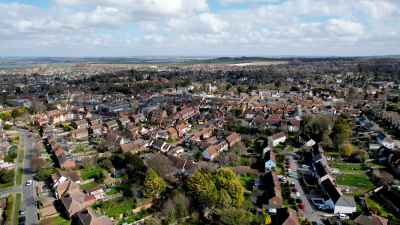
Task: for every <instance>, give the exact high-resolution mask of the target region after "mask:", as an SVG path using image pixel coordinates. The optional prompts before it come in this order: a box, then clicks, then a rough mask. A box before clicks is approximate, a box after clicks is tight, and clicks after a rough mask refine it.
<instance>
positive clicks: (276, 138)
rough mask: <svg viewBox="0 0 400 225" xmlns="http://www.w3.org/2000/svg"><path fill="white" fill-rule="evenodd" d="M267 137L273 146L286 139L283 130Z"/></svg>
mask: <svg viewBox="0 0 400 225" xmlns="http://www.w3.org/2000/svg"><path fill="white" fill-rule="evenodd" d="M268 139H269V140H270V141H271V142H272V145H273V146H277V145H279V143H281V142H285V141H286V134H285V133H283V132H280V133H277V134H274V135H272V136H270V137H269V138H268Z"/></svg>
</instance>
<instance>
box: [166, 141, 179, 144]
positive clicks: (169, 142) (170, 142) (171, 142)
mask: <svg viewBox="0 0 400 225" xmlns="http://www.w3.org/2000/svg"><path fill="white" fill-rule="evenodd" d="M166 142H167V143H168V144H173V143H176V142H178V141H177V140H168V141H166Z"/></svg>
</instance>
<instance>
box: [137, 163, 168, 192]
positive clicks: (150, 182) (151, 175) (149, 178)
mask: <svg viewBox="0 0 400 225" xmlns="http://www.w3.org/2000/svg"><path fill="white" fill-rule="evenodd" d="M165 188H166V184H165V182H164V181H163V179H162V178H161V177H158V175H157V173H156V172H155V171H154V170H153V169H151V168H150V169H149V170H148V171H147V173H146V179H145V181H144V184H143V190H142V194H143V196H144V197H146V198H149V197H154V196H155V195H156V194H157V193H160V192H162V191H164V190H165Z"/></svg>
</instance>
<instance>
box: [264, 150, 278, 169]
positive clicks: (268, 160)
mask: <svg viewBox="0 0 400 225" xmlns="http://www.w3.org/2000/svg"><path fill="white" fill-rule="evenodd" d="M264 162H265V163H264V165H265V166H264V168H265V171H271V170H272V168H274V167H276V158H275V153H274V151H272V150H271V151H267V152H266V153H265V154H264Z"/></svg>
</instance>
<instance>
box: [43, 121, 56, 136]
mask: <svg viewBox="0 0 400 225" xmlns="http://www.w3.org/2000/svg"><path fill="white" fill-rule="evenodd" d="M42 131H43V132H42V137H44V138H46V137H47V136H48V135H50V134H52V133H57V130H56V129H54V127H53V126H52V125H49V124H47V123H45V124H43V126H42Z"/></svg>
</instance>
